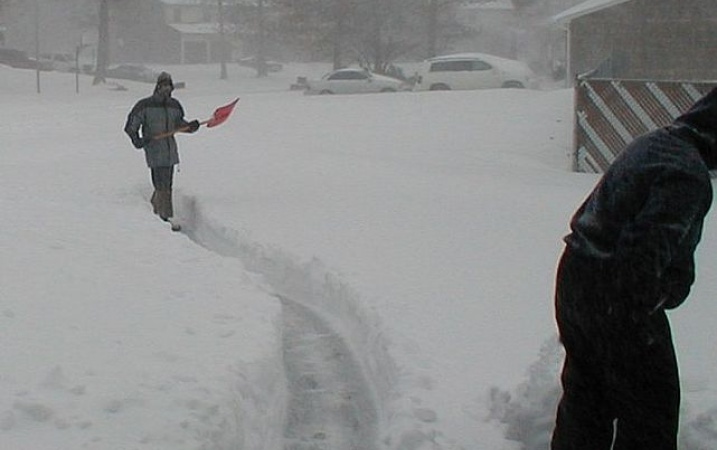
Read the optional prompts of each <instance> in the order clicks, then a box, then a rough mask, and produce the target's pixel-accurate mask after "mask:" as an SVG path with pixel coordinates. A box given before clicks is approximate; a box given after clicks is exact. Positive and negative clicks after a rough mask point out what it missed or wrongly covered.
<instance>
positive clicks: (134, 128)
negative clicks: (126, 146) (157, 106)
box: [124, 104, 144, 148]
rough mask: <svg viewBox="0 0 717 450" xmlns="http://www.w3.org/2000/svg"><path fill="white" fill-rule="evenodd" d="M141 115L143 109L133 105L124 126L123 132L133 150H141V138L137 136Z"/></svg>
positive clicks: (141, 119) (140, 124) (140, 125)
mask: <svg viewBox="0 0 717 450" xmlns="http://www.w3.org/2000/svg"><path fill="white" fill-rule="evenodd" d="M143 114H144V108H142V106H141V105H140V104H137V105H135V106H134V108H132V111H130V113H129V115H128V116H127V122H126V123H125V126H124V132H125V133H126V134H127V136H129V138H130V140H131V141H132V145H134V147H135V148H142V138H141V137H140V135H139V131H140V128H141V127H142V122H143Z"/></svg>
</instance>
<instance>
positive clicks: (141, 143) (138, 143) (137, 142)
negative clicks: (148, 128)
mask: <svg viewBox="0 0 717 450" xmlns="http://www.w3.org/2000/svg"><path fill="white" fill-rule="evenodd" d="M151 141H152V138H151V137H148V136H145V137H139V135H138V136H136V137H134V138H132V145H134V148H136V149H140V148H144V147H146V146H147V144H149V143H150V142H151Z"/></svg>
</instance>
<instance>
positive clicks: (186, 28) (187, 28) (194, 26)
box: [169, 22, 234, 34]
mask: <svg viewBox="0 0 717 450" xmlns="http://www.w3.org/2000/svg"><path fill="white" fill-rule="evenodd" d="M169 26H170V27H172V28H174V29H175V30H177V31H179V32H180V33H182V34H217V33H219V24H218V23H217V22H201V23H171V24H169ZM224 31H225V32H227V33H232V32H234V24H231V23H225V24H224Z"/></svg>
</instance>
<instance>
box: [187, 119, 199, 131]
mask: <svg viewBox="0 0 717 450" xmlns="http://www.w3.org/2000/svg"><path fill="white" fill-rule="evenodd" d="M187 126H188V127H189V132H190V133H194V132H195V131H197V130H198V129H199V121H198V120H192V121H191V122H189V123H188V124H187Z"/></svg>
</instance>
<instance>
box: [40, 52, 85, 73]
mask: <svg viewBox="0 0 717 450" xmlns="http://www.w3.org/2000/svg"><path fill="white" fill-rule="evenodd" d="M40 61H41V62H43V63H45V64H47V65H48V66H49V67H51V68H52V70H56V71H58V72H74V71H76V70H77V63H76V62H75V57H74V56H73V55H72V54H69V53H43V54H41V55H40Z"/></svg>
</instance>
